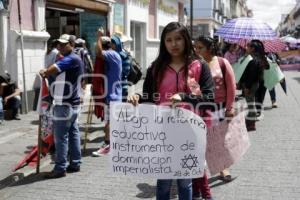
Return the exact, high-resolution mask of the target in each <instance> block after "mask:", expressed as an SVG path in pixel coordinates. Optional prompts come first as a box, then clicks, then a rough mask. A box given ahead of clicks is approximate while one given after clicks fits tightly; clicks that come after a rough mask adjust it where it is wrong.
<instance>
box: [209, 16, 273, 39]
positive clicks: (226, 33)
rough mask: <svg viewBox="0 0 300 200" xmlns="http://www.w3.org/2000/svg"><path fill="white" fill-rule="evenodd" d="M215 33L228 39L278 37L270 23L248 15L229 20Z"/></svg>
mask: <svg viewBox="0 0 300 200" xmlns="http://www.w3.org/2000/svg"><path fill="white" fill-rule="evenodd" d="M215 35H217V36H220V37H222V38H224V39H226V40H239V39H247V40H253V39H257V40H274V39H276V38H277V37H276V33H275V31H273V29H272V28H271V27H270V26H269V25H267V24H266V23H263V22H261V21H258V20H255V19H253V18H247V17H241V18H235V19H231V20H229V21H227V22H226V23H225V24H224V25H223V26H222V27H221V28H219V29H218V30H217V32H216V33H215Z"/></svg>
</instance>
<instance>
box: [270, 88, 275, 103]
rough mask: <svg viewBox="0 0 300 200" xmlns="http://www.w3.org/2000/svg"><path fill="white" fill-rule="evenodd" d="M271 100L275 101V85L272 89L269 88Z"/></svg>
mask: <svg viewBox="0 0 300 200" xmlns="http://www.w3.org/2000/svg"><path fill="white" fill-rule="evenodd" d="M269 93H270V97H271V101H272V102H276V92H275V87H274V88H273V89H272V90H269Z"/></svg>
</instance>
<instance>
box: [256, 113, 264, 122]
mask: <svg viewBox="0 0 300 200" xmlns="http://www.w3.org/2000/svg"><path fill="white" fill-rule="evenodd" d="M263 119H264V114H262V113H257V114H256V118H255V121H261V120H263Z"/></svg>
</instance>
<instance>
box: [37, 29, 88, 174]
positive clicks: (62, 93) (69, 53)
mask: <svg viewBox="0 0 300 200" xmlns="http://www.w3.org/2000/svg"><path fill="white" fill-rule="evenodd" d="M71 39H72V38H71V36H70V35H67V34H64V35H62V36H60V38H59V39H58V40H57V41H58V43H59V45H58V49H59V51H60V52H61V53H62V54H63V56H64V58H63V59H62V60H60V61H58V62H56V63H55V64H53V65H51V66H50V67H48V68H47V69H42V70H41V71H40V74H41V76H42V77H43V78H45V77H47V76H49V75H51V74H56V75H57V76H56V79H55V82H54V83H53V86H54V87H52V88H51V90H53V91H51V93H52V94H53V97H54V100H53V106H54V107H53V132H54V141H55V149H56V151H55V166H54V169H53V170H52V171H51V172H49V173H48V174H46V175H45V178H60V177H64V176H66V172H69V173H72V172H78V171H80V164H81V149H80V132H79V128H78V120H77V118H78V113H79V104H80V87H81V75H82V74H83V63H82V61H81V59H80V57H79V56H78V55H76V54H75V53H74V52H73V47H72V46H71ZM53 88H54V89H53ZM68 152H69V153H70V161H69V166H68V167H67V156H68Z"/></svg>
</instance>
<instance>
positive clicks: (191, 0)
mask: <svg viewBox="0 0 300 200" xmlns="http://www.w3.org/2000/svg"><path fill="white" fill-rule="evenodd" d="M190 4H191V5H190V30H191V38H192V39H193V21H194V14H193V10H194V5H193V4H194V3H193V0H190Z"/></svg>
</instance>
